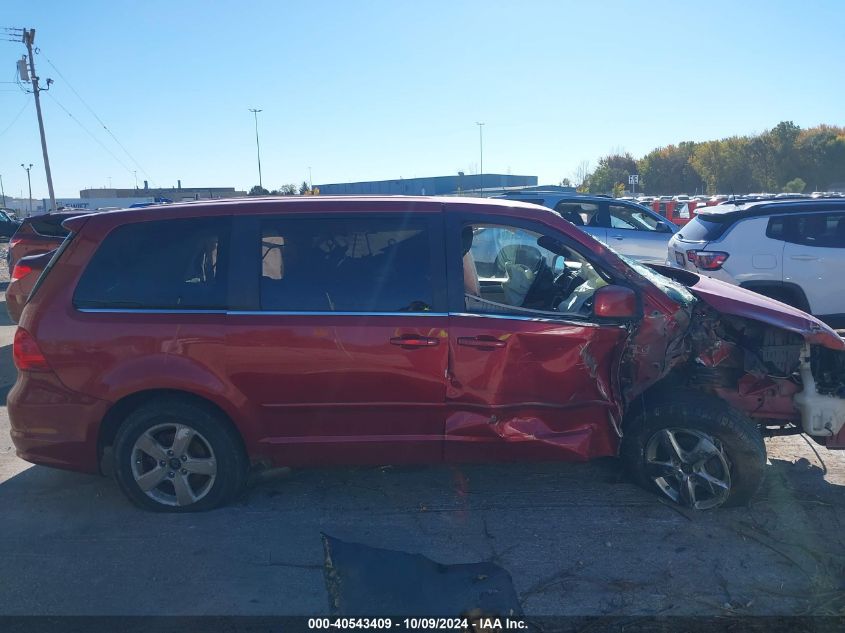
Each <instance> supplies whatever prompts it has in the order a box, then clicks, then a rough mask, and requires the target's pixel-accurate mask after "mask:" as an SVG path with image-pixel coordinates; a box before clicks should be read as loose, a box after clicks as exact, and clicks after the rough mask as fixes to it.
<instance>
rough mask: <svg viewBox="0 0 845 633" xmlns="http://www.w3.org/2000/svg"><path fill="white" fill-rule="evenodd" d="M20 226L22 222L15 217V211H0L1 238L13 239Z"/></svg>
mask: <svg viewBox="0 0 845 633" xmlns="http://www.w3.org/2000/svg"><path fill="white" fill-rule="evenodd" d="M20 225H21V222H20V220H18V219H17V217H16V216H15V214H14V211H12V210H11V209H8V210H6V209H0V238H1V237H12V235H14V234H15V231H17V230H18V227H19V226H20Z"/></svg>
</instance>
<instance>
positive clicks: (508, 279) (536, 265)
mask: <svg viewBox="0 0 845 633" xmlns="http://www.w3.org/2000/svg"><path fill="white" fill-rule="evenodd" d="M462 241H463V244H464V251H465V253H464V258H463V269H464V292H465V304H466V306H465V307H466V310H467V311H468V312H475V313H484V314H530V313H547V314H548V313H551V314H552V315H561V314H566V315H568V316H582V317H584V316H590V314H592V295H593V293H594V292H595V291H596V290H597V289H598V288H600V287H602V286H604V285H607V283H608V281H607V280H606V279H605V278H604V277H603V276H602V274H601V273H599V271H597V270H596V269H595V268H594V267H593V266H592V264H590V263H589V262H588V261H587V260H586V259H584V258H583V257H582V256H581V255H580V254H579V253H577V252H576V251H574V250H572V249H571V248H569V247H567V246H565V245H563V244H561V243H560V242H559V241H557V240H556V239H555V238H552V237H548V236H544V235H543V234H541V233H537V232H534V231H529V230H527V229H523V228H520V227H514V226H506V225H500V224H473V225H467V226H465V227H464V229H463V234H462Z"/></svg>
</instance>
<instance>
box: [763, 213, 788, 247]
mask: <svg viewBox="0 0 845 633" xmlns="http://www.w3.org/2000/svg"><path fill="white" fill-rule="evenodd" d="M786 221H787V218H785V217H783V216H779V217H773V218H769V224H768V226H767V227H766V237H768V238H771V239H773V240H780V241H782V242H783V241H786Z"/></svg>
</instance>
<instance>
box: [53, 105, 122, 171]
mask: <svg viewBox="0 0 845 633" xmlns="http://www.w3.org/2000/svg"><path fill="white" fill-rule="evenodd" d="M47 96H48V97H50V98H51V99H52V100H53V101H55V102H56V105H57V106H59V107H60V108H61V109H62V110H64V112H65V114H67V115H68V116H69V117H70V118H71V119H73V121H74V122H75V123H76V124H77V125H78V126H79V127H81V128H82V129H83V130H84V131H85V133H86V134H88V136H90V137H91V138H92V139H94V141H95V142H96V143H97V145H99V146H100V147H102V148H103V149H104V150H106V152H107V153H108V154H109V156H111V157H112V158H114V159H115V161H117V163H118V164H119V165H120V166H121V167H123V168H124V169H125V170H126V171H128V172H129V173H130V174H131V173H132V170H131V169H129V167H127V166H126V165H125V164H124V162H123V161H122V160H120V159H119V158H118V157H117V156H115V155H114V153H113V152H112V151H111V150H110V149H109V148H108V147H106V146H105V145H104V144H103V143H102V141H100V139H98V138H97V137H96V136H94V134H93V133H92V132H91V131H90V130H89V129H88V128H87V127H85V126H84V125H82V122H81V121H80V120H79V119H77V118H76V117H75V116H73V115H72V114H71V113H70V111H69V110H68V109H67V108H66V107H64V106H63V105H62V104H61V102H60V101H59V100H58V99H56V97H54V96H53V95H51V94H50V93H49V92H48V93H47Z"/></svg>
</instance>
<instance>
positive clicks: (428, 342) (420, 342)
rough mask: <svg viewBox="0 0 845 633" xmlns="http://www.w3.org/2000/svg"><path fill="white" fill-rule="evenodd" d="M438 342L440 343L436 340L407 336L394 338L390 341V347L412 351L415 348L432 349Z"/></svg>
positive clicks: (426, 337)
mask: <svg viewBox="0 0 845 633" xmlns="http://www.w3.org/2000/svg"><path fill="white" fill-rule="evenodd" d="M439 342H440V341H439V340H438V339H436V338H430V337H428V336H414V335H407V334H406V335H405V336H394V337H393V338H391V339H390V344H391V345H398V346H399V347H404V348H405V349H413V348H417V347H434V346H435V345H437V344H438V343H439Z"/></svg>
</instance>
